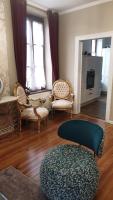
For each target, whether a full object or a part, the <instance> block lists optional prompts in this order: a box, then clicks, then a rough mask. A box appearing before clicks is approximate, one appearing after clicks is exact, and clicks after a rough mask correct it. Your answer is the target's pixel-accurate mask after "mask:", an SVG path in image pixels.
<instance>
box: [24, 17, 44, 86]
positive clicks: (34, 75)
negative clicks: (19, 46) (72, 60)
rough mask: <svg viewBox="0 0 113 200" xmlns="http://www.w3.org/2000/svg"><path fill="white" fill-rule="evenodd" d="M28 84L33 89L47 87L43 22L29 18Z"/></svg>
mask: <svg viewBox="0 0 113 200" xmlns="http://www.w3.org/2000/svg"><path fill="white" fill-rule="evenodd" d="M26 79H27V84H26V86H27V87H28V88H30V89H31V90H40V89H42V88H45V87H46V81H45V72H44V34H43V24H42V23H40V22H39V23H38V22H37V21H30V20H29V19H28V20H27V77H26Z"/></svg>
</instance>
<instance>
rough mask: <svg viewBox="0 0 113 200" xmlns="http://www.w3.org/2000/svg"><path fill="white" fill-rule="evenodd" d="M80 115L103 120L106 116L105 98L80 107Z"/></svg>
mask: <svg viewBox="0 0 113 200" xmlns="http://www.w3.org/2000/svg"><path fill="white" fill-rule="evenodd" d="M81 113H82V114H85V115H89V116H92V117H97V118H99V119H105V115H106V96H105V97H100V98H99V99H98V100H96V101H94V102H92V103H90V104H88V105H85V106H83V107H81Z"/></svg>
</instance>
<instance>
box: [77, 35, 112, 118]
mask: <svg viewBox="0 0 113 200" xmlns="http://www.w3.org/2000/svg"><path fill="white" fill-rule="evenodd" d="M82 43H83V50H82V80H81V105H80V106H81V109H80V110H81V113H83V114H86V115H89V116H93V117H97V118H100V119H105V115H106V101H107V89H108V73H109V71H108V70H109V64H110V48H111V37H108V38H107V37H106V38H97V39H93V40H84V41H82Z"/></svg>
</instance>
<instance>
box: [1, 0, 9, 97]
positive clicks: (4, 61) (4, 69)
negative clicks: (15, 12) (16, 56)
mask: <svg viewBox="0 0 113 200" xmlns="http://www.w3.org/2000/svg"><path fill="white" fill-rule="evenodd" d="M7 45H8V44H7V37H6V16H5V5H4V1H3V0H1V1H0V78H2V80H3V83H4V90H3V94H2V95H3V96H4V95H9V93H10V89H9V75H8V54H7Z"/></svg>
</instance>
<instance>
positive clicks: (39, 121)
mask: <svg viewBox="0 0 113 200" xmlns="http://www.w3.org/2000/svg"><path fill="white" fill-rule="evenodd" d="M40 123H41V121H40V120H38V133H40Z"/></svg>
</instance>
